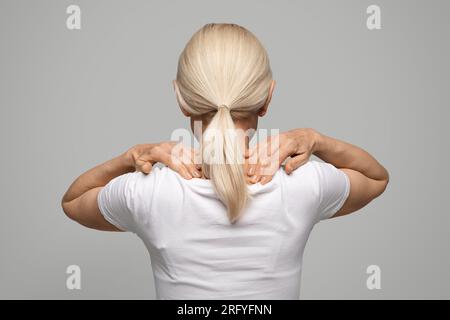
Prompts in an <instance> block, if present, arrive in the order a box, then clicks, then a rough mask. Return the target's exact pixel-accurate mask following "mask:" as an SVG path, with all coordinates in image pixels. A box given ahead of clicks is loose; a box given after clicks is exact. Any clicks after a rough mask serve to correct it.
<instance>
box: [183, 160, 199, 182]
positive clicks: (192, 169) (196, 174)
mask: <svg viewBox="0 0 450 320" xmlns="http://www.w3.org/2000/svg"><path fill="white" fill-rule="evenodd" d="M184 166H185V167H186V169H187V170H188V172H189V173H190V174H191V176H192V177H194V178H200V177H201V176H202V175H201V174H200V171H199V170H198V169H197V168H196V167H195V164H194V163H185V164H184Z"/></svg>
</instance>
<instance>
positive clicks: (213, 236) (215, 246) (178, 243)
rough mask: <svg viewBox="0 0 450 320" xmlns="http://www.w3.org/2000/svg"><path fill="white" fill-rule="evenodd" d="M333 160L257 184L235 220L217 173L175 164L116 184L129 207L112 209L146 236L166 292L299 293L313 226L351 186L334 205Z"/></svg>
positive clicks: (163, 295) (128, 226) (195, 294)
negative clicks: (184, 173)
mask: <svg viewBox="0 0 450 320" xmlns="http://www.w3.org/2000/svg"><path fill="white" fill-rule="evenodd" d="M330 166H331V165H329V164H324V163H319V162H315V161H310V162H308V163H307V164H305V165H303V166H302V167H300V168H299V169H297V170H296V171H294V173H292V174H291V175H287V174H286V173H285V171H284V170H283V169H280V170H279V171H278V172H277V173H276V174H275V176H274V178H273V179H272V181H271V182H269V183H268V184H266V185H261V184H255V185H250V186H249V190H250V194H251V199H250V201H249V203H248V205H247V207H246V208H245V211H244V213H243V215H242V217H241V218H240V219H239V220H238V221H237V222H236V223H234V224H231V223H230V222H229V219H228V218H227V215H226V208H225V206H224V205H223V203H222V202H221V201H220V200H219V198H218V197H217V195H216V193H215V192H214V188H213V186H212V183H211V181H209V180H204V179H192V180H185V179H183V178H182V177H181V176H179V175H178V174H177V173H176V172H174V171H172V170H171V169H169V168H167V167H164V168H154V169H153V171H152V173H151V174H149V175H144V174H142V173H138V172H135V173H130V174H127V175H125V176H123V177H124V178H122V180H123V182H122V183H120V184H118V183H116V184H117V185H116V188H115V189H117V188H118V187H119V185H123V186H124V187H123V188H124V189H123V192H124V193H125V201H124V202H125V203H126V208H125V209H126V210H127V211H128V214H118V215H115V216H114V213H113V214H108V213H107V212H105V213H106V215H108V216H109V219H110V221H114V222H115V223H116V224H117V225H118V226H119V227H120V228H122V229H127V230H130V231H133V232H135V233H136V234H137V235H138V236H139V237H140V238H141V239H142V240H143V241H144V243H145V244H146V246H147V248H148V249H149V252H150V254H151V258H152V266H153V271H154V275H155V280H156V284H157V293H158V296H159V297H161V298H176V299H178V298H193V299H195V298H199V299H202V298H204V297H205V296H208V294H211V293H213V294H214V293H215V297H218V298H226V297H227V295H230V296H231V295H232V296H233V297H236V294H240V295H241V298H245V297H247V298H257V297H264V298H270V297H273V298H283V297H284V298H295V297H296V296H298V292H299V290H298V289H299V288H298V285H299V278H300V271H301V259H302V254H303V250H304V247H305V244H306V240H307V238H308V236H309V233H310V231H311V230H312V228H313V226H314V224H315V223H316V222H318V221H319V220H320V219H323V218H327V217H329V216H330V212H332V211H334V210H337V208H338V206H339V205H341V204H340V203H338V202H342V199H343V198H344V197H346V195H345V194H346V193H347V194H348V190H346V188H347V187H348V186H346V185H345V179H344V180H342V179H341V180H340V181H342V182H343V184H341V185H340V186H339V188H337V187H336V188H337V189H339V190H340V196H339V197H338V198H336V199H334V205H333V207H332V208H330V201H324V200H326V199H324V198H326V197H329V196H328V194H324V191H327V190H325V189H324V188H323V185H324V182H325V181H328V180H329V181H331V180H330V179H324V178H327V177H328V178H331V177H332V175H331V174H332V173H334V174H335V175H336V177H338V176H339V173H337V169H336V168H334V167H332V166H331V167H332V168H331V167H330ZM333 168H334V169H333ZM324 174H325V176H324ZM116 179H117V178H116ZM336 181H337V182H339V181H338V180H336ZM114 184H115V183H114V182H113V183H111V185H114ZM321 184H322V185H321ZM335 184H336V183H335ZM339 190H338V191H339ZM116 194H117V192H116ZM101 198H102V197H101V196H99V203H100V202H101V201H100V199H101ZM325 202H327V203H328V204H327V206H328V208H325V204H326V203H325ZM325 210H327V212H325ZM330 210H331V211H330ZM102 211H106V210H102ZM105 213H104V214H105ZM124 216H125V217H127V218H124ZM249 284H252V285H251V286H249Z"/></svg>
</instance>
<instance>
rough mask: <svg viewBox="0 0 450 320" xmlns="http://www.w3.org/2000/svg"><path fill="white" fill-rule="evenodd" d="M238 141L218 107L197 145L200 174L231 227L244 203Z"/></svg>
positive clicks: (224, 112)
mask: <svg viewBox="0 0 450 320" xmlns="http://www.w3.org/2000/svg"><path fill="white" fill-rule="evenodd" d="M241 138H242V137H240V136H239V131H237V130H236V128H235V126H234V122H233V119H232V118H231V113H230V109H229V107H228V106H226V105H221V106H219V108H218V109H217V112H216V114H215V115H214V117H213V118H212V120H211V122H210V123H209V125H208V128H207V129H206V130H205V132H204V134H203V137H202V144H201V145H202V157H203V165H202V170H203V172H204V173H205V176H207V177H208V178H210V179H211V181H212V183H213V186H214V189H215V190H216V193H217V195H218V196H219V198H220V199H221V200H222V202H223V203H224V204H225V206H226V207H227V212H228V218H229V219H230V221H231V223H234V222H236V221H237V219H238V218H239V215H240V213H241V212H242V210H243V208H244V207H245V205H246V202H247V199H248V189H247V183H246V180H245V176H244V170H243V167H242V164H243V159H244V157H243V143H244V139H241ZM241 143H242V144H241Z"/></svg>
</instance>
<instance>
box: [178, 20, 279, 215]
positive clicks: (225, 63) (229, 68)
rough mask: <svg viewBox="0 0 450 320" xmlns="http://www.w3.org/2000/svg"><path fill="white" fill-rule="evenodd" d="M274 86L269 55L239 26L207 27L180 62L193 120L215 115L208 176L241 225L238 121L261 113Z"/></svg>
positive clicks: (243, 192)
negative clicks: (197, 116) (239, 118)
mask: <svg viewBox="0 0 450 320" xmlns="http://www.w3.org/2000/svg"><path fill="white" fill-rule="evenodd" d="M271 82H272V72H271V69H270V64H269V59H268V56H267V52H266V50H265V49H264V47H263V46H262V45H261V43H260V42H259V41H258V39H257V38H256V37H255V36H254V35H253V34H252V33H251V32H249V31H248V30H246V29H245V28H243V27H241V26H238V25H235V24H207V25H205V26H204V27H203V28H201V29H200V30H199V31H197V32H196V33H195V34H194V36H193V37H192V38H191V39H190V40H189V42H188V43H187V45H186V47H185V49H184V50H183V52H182V53H181V55H180V59H179V62H178V72H177V84H178V88H179V91H180V95H181V96H182V98H183V99H184V101H185V103H186V105H185V109H186V111H187V112H188V113H189V114H191V115H202V114H206V113H211V112H215V114H214V116H213V117H212V119H211V121H210V122H209V124H208V127H207V129H206V130H205V132H204V133H203V135H202V138H201V141H200V142H201V146H202V160H203V170H204V172H205V175H206V176H207V177H209V178H210V179H211V181H212V183H213V186H214V188H215V190H216V192H217V194H218V196H219V198H220V199H221V200H222V201H223V203H224V204H225V205H226V207H227V209H228V216H229V219H230V221H231V222H235V221H236V220H237V219H238V217H239V215H240V213H241V212H242V210H243V209H244V207H245V205H246V203H247V200H248V198H249V193H248V190H247V183H246V179H245V176H244V170H243V166H242V164H243V159H244V157H243V148H242V146H243V144H242V140H240V138H241V137H240V136H239V135H238V134H237V132H236V130H235V126H234V121H233V119H234V118H236V117H245V115H246V114H252V113H256V112H257V111H258V110H259V109H260V108H261V107H263V106H264V104H265V103H266V100H267V97H268V94H269V88H270V85H271Z"/></svg>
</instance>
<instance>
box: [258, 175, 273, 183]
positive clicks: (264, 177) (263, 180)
mask: <svg viewBox="0 0 450 320" xmlns="http://www.w3.org/2000/svg"><path fill="white" fill-rule="evenodd" d="M272 178H273V176H263V177H262V178H261V180H260V183H261V184H263V185H264V184H266V183H269V182H270V181H272Z"/></svg>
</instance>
